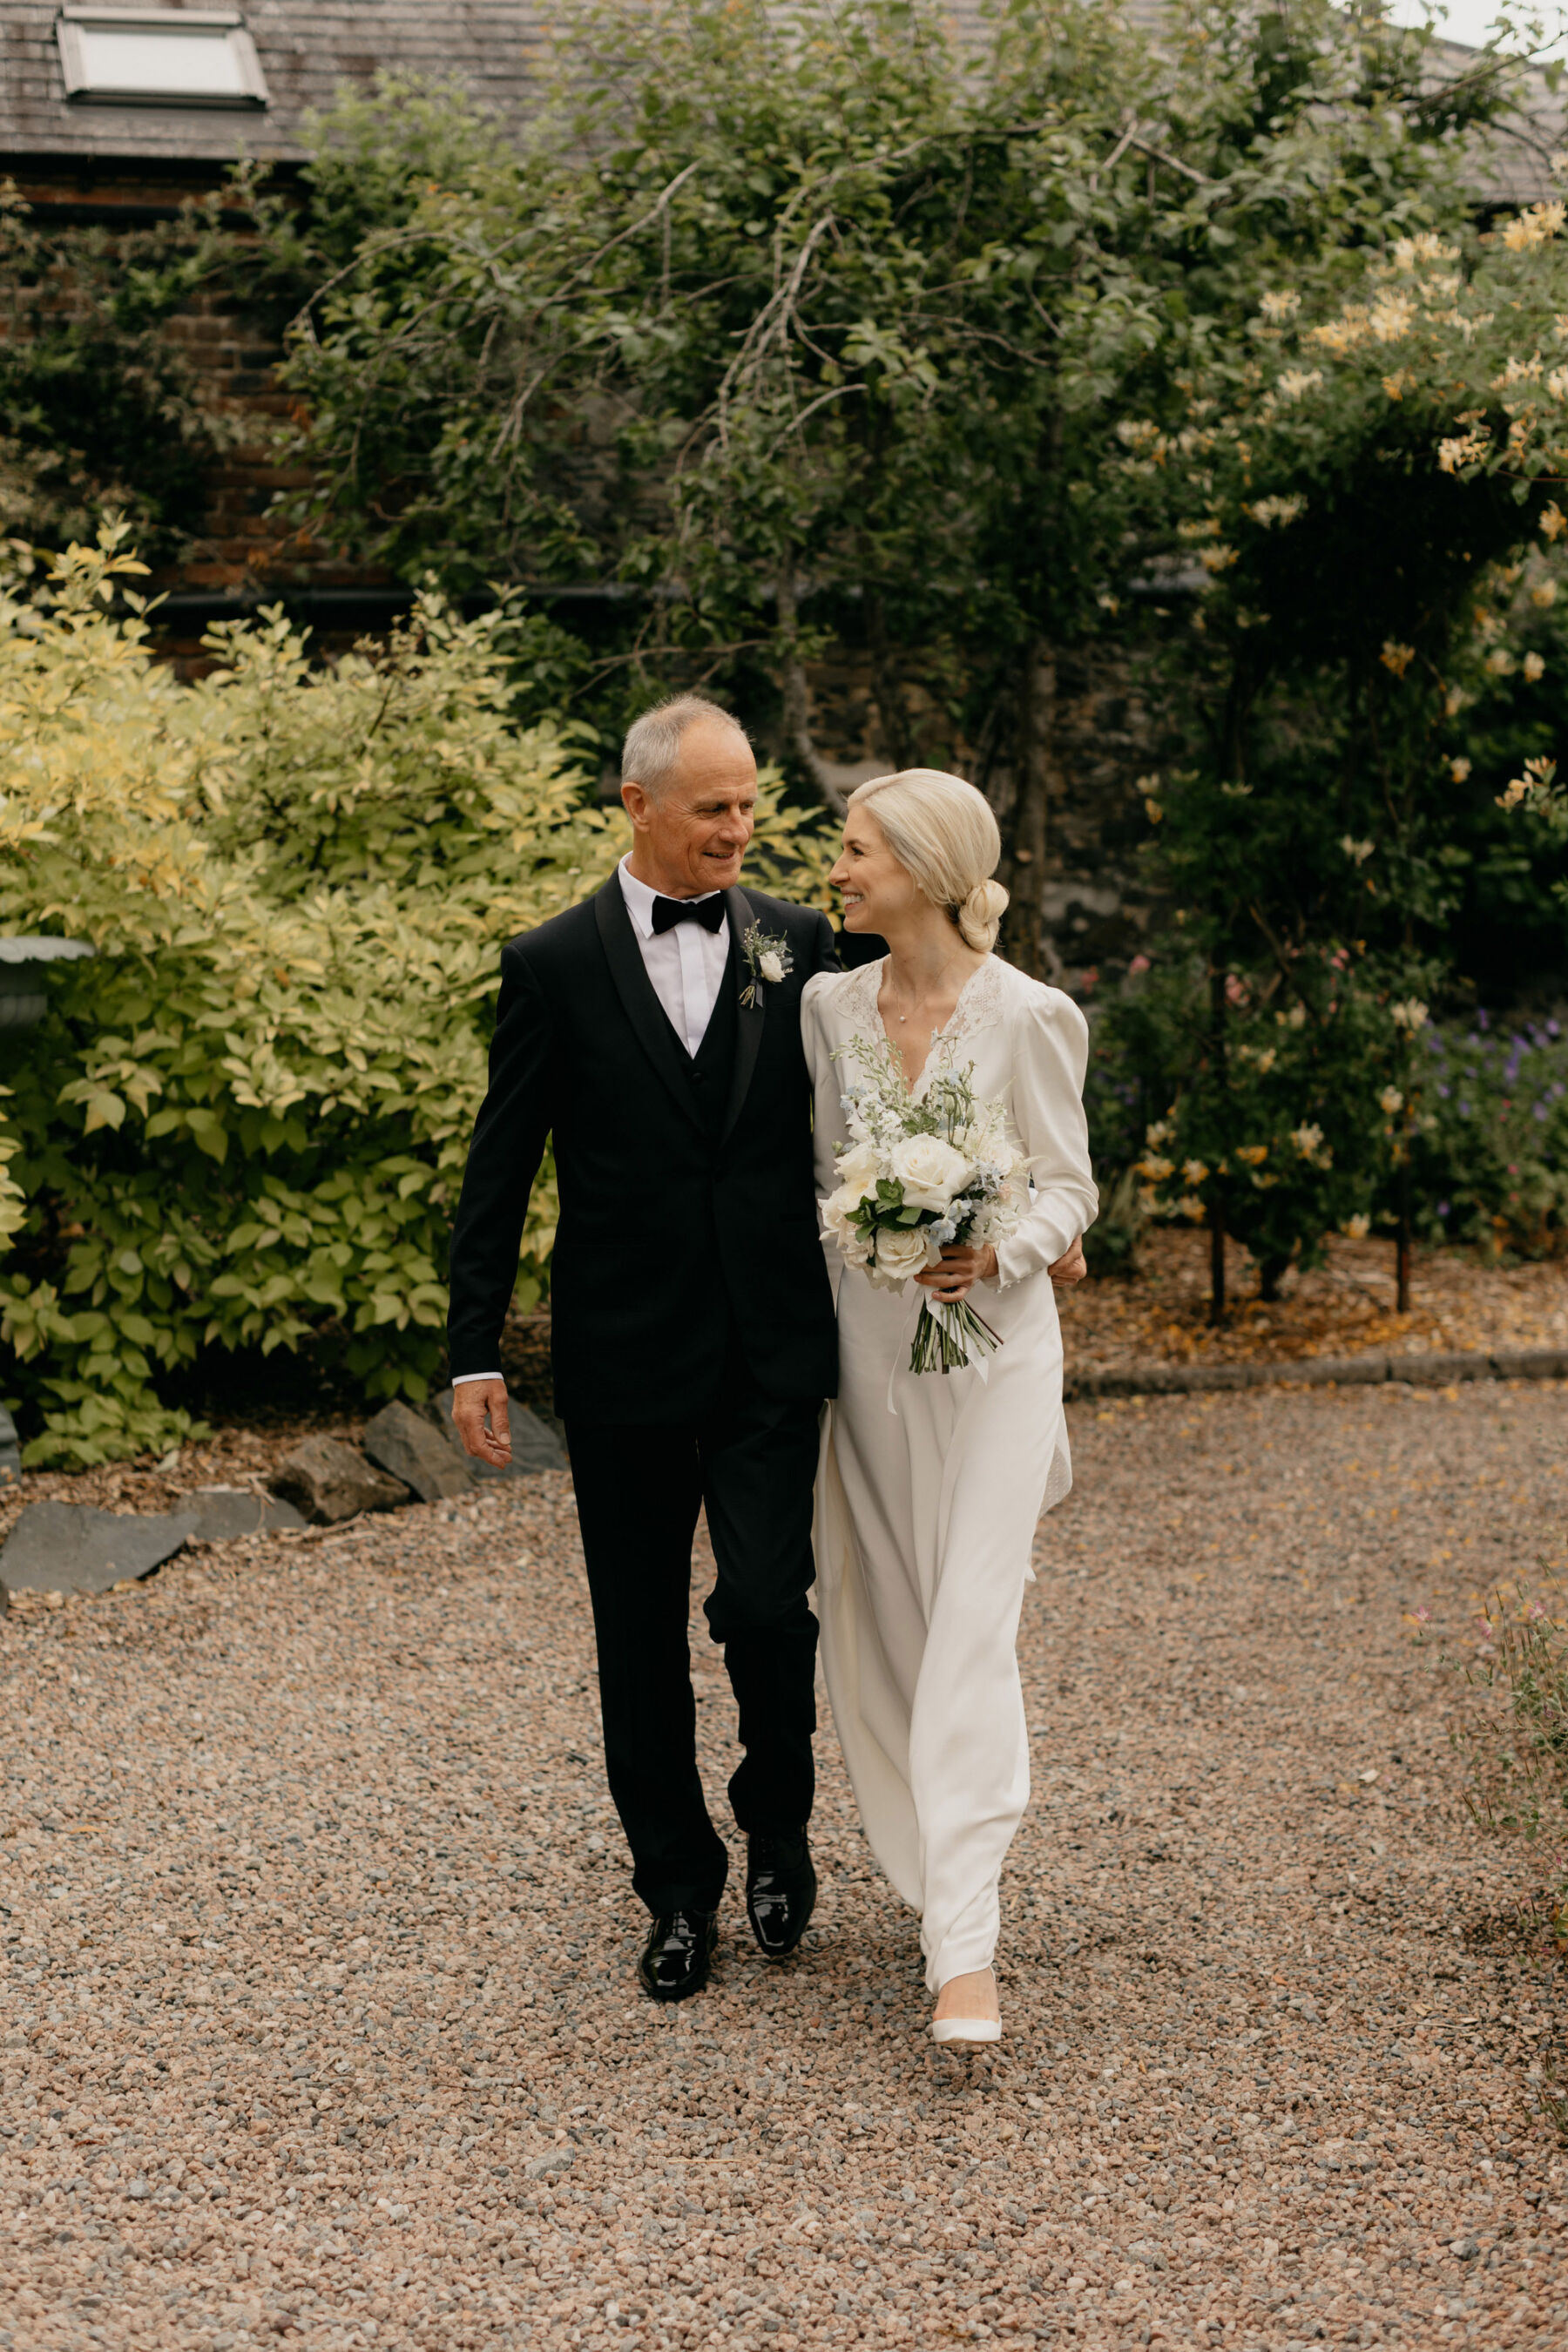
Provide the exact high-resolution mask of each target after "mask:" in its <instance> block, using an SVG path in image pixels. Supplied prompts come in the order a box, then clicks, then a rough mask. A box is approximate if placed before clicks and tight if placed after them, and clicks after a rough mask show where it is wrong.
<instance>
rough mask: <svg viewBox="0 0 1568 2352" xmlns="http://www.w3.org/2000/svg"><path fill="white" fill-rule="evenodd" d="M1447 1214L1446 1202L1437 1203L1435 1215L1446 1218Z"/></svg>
mask: <svg viewBox="0 0 1568 2352" xmlns="http://www.w3.org/2000/svg"><path fill="white" fill-rule="evenodd" d="M1447 1213H1448V1203H1447V1201H1439V1202H1438V1203H1437V1214H1438V1215H1439V1216H1440V1217H1446V1216H1447Z"/></svg>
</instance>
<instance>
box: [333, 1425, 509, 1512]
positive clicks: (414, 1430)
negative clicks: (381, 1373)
mask: <svg viewBox="0 0 1568 2352" xmlns="http://www.w3.org/2000/svg"><path fill="white" fill-rule="evenodd" d="M360 1443H361V1444H362V1445H363V1447H364V1450H365V1452H366V1453H367V1454H369V1456H370V1458H371V1460H372V1461H373V1462H376V1463H379V1464H380V1465H381V1467H382V1468H383V1469H384V1470H389V1471H390V1472H391V1473H392V1475H393V1476H394V1477H395V1478H401V1479H402V1481H403V1483H404V1485H405V1486H412V1487H413V1489H414V1491H415V1493H416V1495H417V1496H418V1497H419V1499H420V1501H421V1502H422V1503H437V1502H440V1501H441V1500H443V1498H444V1497H445V1496H448V1495H460V1494H461V1493H462V1492H463V1489H464V1488H465V1487H466V1486H470V1485H471V1484H472V1483H473V1474H474V1471H475V1470H476V1469H477V1468H478V1466H479V1465H478V1464H477V1463H473V1462H470V1461H469V1459H468V1455H467V1454H465V1453H464V1451H463V1448H462V1444H461V1442H460V1441H459V1439H458V1433H457V1431H456V1430H455V1429H454V1428H453V1427H452V1425H451V1423H450V1422H448V1423H447V1427H446V1428H445V1429H443V1428H442V1427H441V1426H440V1424H439V1423H437V1422H434V1421H429V1420H426V1416H425V1415H424V1414H423V1413H422V1412H415V1411H414V1409H413V1407H412V1406H411V1405H406V1404H396V1403H394V1404H388V1405H384V1406H383V1407H382V1409H381V1411H380V1412H378V1413H377V1414H376V1416H375V1419H374V1421H373V1422H370V1423H367V1424H366V1427H365V1433H364V1435H363V1437H362V1438H361V1440H360Z"/></svg>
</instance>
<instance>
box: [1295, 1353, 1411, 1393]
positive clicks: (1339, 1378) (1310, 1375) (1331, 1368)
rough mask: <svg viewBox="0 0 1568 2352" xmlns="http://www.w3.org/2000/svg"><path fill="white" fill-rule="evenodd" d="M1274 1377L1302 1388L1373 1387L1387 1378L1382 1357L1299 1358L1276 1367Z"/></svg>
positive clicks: (1386, 1368) (1385, 1365)
mask: <svg viewBox="0 0 1568 2352" xmlns="http://www.w3.org/2000/svg"><path fill="white" fill-rule="evenodd" d="M1274 1377H1275V1379H1276V1380H1278V1381H1281V1382H1283V1381H1300V1383H1301V1384H1302V1386H1303V1387H1306V1388H1314V1389H1321V1388H1342V1389H1364V1388H1375V1387H1376V1386H1378V1384H1379V1383H1380V1382H1382V1381H1385V1380H1387V1378H1388V1358H1387V1357H1386V1356H1299V1357H1296V1358H1293V1359H1292V1360H1291V1361H1290V1362H1289V1363H1286V1364H1277V1365H1276V1366H1275V1367H1274Z"/></svg>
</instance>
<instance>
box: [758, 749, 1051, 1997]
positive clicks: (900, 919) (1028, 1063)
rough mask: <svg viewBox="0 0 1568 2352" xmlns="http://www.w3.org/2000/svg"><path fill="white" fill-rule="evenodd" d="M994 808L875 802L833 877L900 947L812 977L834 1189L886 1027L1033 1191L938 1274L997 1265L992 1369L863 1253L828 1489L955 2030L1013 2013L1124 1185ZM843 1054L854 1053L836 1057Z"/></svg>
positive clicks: (825, 1472)
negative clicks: (1019, 1641) (936, 1335)
mask: <svg viewBox="0 0 1568 2352" xmlns="http://www.w3.org/2000/svg"><path fill="white" fill-rule="evenodd" d="M1000 849H1001V843H1000V839H999V836H998V835H997V830H996V823H995V819H994V817H993V815H992V814H991V811H990V808H989V806H988V805H987V803H986V802H985V800H984V796H983V795H982V794H981V793H978V792H976V791H975V789H974V787H973V785H972V784H967V783H964V782H962V781H961V779H960V778H958V777H957V776H948V775H942V774H941V773H939V772H937V771H935V770H933V769H929V768H913V769H909V770H907V771H905V772H903V773H902V774H900V775H896V776H884V777H880V778H879V779H878V780H877V781H876V782H871V783H867V784H862V785H861V786H860V788H859V790H858V792H856V793H853V794H852V795H851V797H850V802H849V810H848V816H847V823H846V824H845V829H844V852H843V856H841V857H840V859H839V861H838V863H837V866H835V867H834V869H833V876H832V879H833V882H834V885H835V887H837V888H838V889H839V890H841V891H842V892H843V897H844V924H845V929H847V930H849V931H870V932H875V933H879V935H880V936H881V937H882V938H883V939H885V940H887V942H888V946H889V954H888V955H887V956H886V957H884V958H883V960H882V961H880V962H879V963H872V964H866V965H863V966H862V967H861V968H860V969H859V970H858V971H851V972H845V973H819V974H818V975H817V977H816V979H814V980H810V981H808V982H806V985H805V998H804V1011H803V1016H802V1023H801V1029H802V1036H803V1039H804V1042H805V1050H806V1054H807V1056H808V1058H809V1060H810V1063H811V1066H812V1071H813V1075H814V1078H815V1082H816V1184H817V1191H818V1192H819V1193H820V1194H823V1195H826V1194H827V1193H829V1192H832V1191H833V1190H834V1189H835V1186H836V1181H837V1180H836V1178H835V1175H834V1170H833V1155H834V1153H835V1151H836V1150H841V1149H842V1148H843V1146H844V1144H845V1142H846V1140H847V1129H846V1123H845V1118H844V1112H843V1107H842V1101H841V1097H842V1095H843V1093H844V1089H845V1088H846V1087H847V1086H848V1085H849V1084H850V1083H852V1081H853V1079H854V1078H855V1076H857V1071H856V1067H855V1063H856V1053H855V1048H856V1045H857V1042H858V1041H868V1042H869V1043H870V1044H871V1045H873V1046H875V1045H876V1043H877V1041H878V1040H879V1038H880V1037H882V1036H883V1035H885V1036H886V1037H888V1038H889V1039H890V1040H891V1042H892V1044H893V1045H894V1046H895V1047H896V1048H897V1049H898V1052H899V1053H900V1055H901V1057H902V1060H903V1066H904V1073H905V1078H906V1082H907V1083H908V1085H909V1087H910V1089H911V1091H912V1092H913V1093H915V1094H916V1095H919V1094H920V1093H921V1092H922V1091H923V1089H924V1088H925V1087H927V1086H929V1084H930V1082H931V1078H932V1077H933V1076H934V1075H935V1074H936V1072H937V1071H938V1070H939V1069H944V1068H954V1069H959V1070H963V1069H966V1068H967V1069H968V1070H969V1071H970V1072H971V1073H972V1082H973V1087H974V1090H975V1092H976V1094H977V1095H979V1096H981V1097H985V1098H994V1097H999V1096H1000V1097H1005V1100H1006V1102H1007V1105H1008V1109H1009V1115H1010V1118H1011V1122H1012V1126H1013V1129H1014V1132H1015V1137H1016V1142H1017V1144H1018V1146H1019V1147H1020V1149H1021V1150H1022V1151H1023V1153H1024V1154H1025V1155H1026V1157H1027V1159H1028V1160H1029V1162H1030V1178H1031V1185H1032V1196H1031V1201H1030V1205H1029V1208H1028V1210H1027V1213H1026V1215H1025V1216H1024V1218H1023V1220H1022V1223H1020V1224H1019V1225H1018V1227H1017V1229H1016V1231H1015V1232H1014V1233H1013V1234H1010V1235H1009V1236H1008V1237H1007V1238H1006V1239H1005V1240H1004V1241H1003V1242H1002V1243H1001V1244H1000V1245H999V1246H998V1247H996V1248H994V1249H993V1248H990V1247H985V1248H976V1249H965V1248H950V1249H947V1250H944V1251H943V1252H942V1264H941V1265H939V1266H935V1267H933V1268H932V1269H931V1271H930V1272H928V1273H926V1274H923V1275H921V1276H919V1277H918V1279H919V1280H920V1281H921V1283H923V1284H924V1285H925V1286H926V1287H927V1289H928V1290H929V1292H930V1293H931V1296H932V1297H934V1298H942V1299H957V1298H962V1297H964V1296H965V1295H966V1294H967V1293H968V1292H969V1291H970V1290H971V1289H972V1288H973V1291H974V1298H973V1305H974V1307H975V1309H976V1311H977V1312H978V1313H979V1314H980V1315H981V1316H982V1317H983V1318H984V1320H985V1321H986V1322H987V1323H988V1324H989V1325H990V1326H991V1328H993V1330H994V1332H995V1333H996V1334H997V1335H998V1337H999V1338H1000V1339H1001V1340H1002V1343H1003V1344H1002V1346H1001V1348H1000V1349H998V1350H997V1352H996V1353H995V1354H994V1355H992V1356H991V1357H990V1358H989V1359H988V1360H987V1369H986V1377H985V1378H984V1380H982V1378H981V1375H980V1373H979V1371H978V1370H975V1369H973V1367H966V1368H964V1369H963V1370H958V1371H954V1372H952V1373H948V1374H942V1373H941V1372H922V1373H915V1372H911V1371H910V1369H909V1358H910V1339H911V1336H912V1330H913V1323H914V1318H915V1314H916V1311H917V1310H916V1307H915V1295H914V1293H913V1292H912V1291H907V1292H897V1291H889V1290H882V1289H876V1288H873V1286H872V1285H871V1284H870V1283H869V1282H868V1280H867V1278H866V1276H865V1275H864V1274H863V1273H862V1272H861V1271H860V1270H859V1269H858V1267H850V1266H848V1265H846V1264H845V1263H844V1262H843V1260H842V1259H840V1258H839V1256H838V1254H837V1249H836V1248H834V1247H832V1246H831V1245H830V1246H829V1250H828V1258H829V1265H830V1269H831V1271H832V1275H833V1279H834V1283H835V1286H836V1289H837V1302H838V1362H839V1373H838V1395H837V1401H836V1402H834V1403H833V1404H832V1405H831V1406H830V1407H829V1410H828V1415H827V1419H826V1426H825V1431H824V1438H823V1452H822V1464H821V1470H820V1474H819V1477H818V1483H817V1498H816V1606H817V1614H818V1616H819V1618H820V1621H821V1626H822V1659H823V1668H824V1672H825V1675H826V1682H827V1690H828V1696H829V1697H830V1698H831V1700H832V1704H833V1715H834V1721H835V1723H836V1724H837V1729H838V1736H839V1740H840V1742H841V1744H842V1746H843V1749H844V1757H845V1761H846V1763H847V1766H848V1769H849V1777H850V1780H851V1781H852V1783H853V1785H854V1790H855V1795H856V1798H857V1801H858V1804H859V1807H860V1812H861V1818H862V1820H863V1822H864V1823H865V1828H866V1834H867V1836H868V1839H869V1841H870V1843H871V1847H872V1851H873V1852H874V1853H875V1854H876V1856H877V1859H878V1861H879V1863H880V1864H881V1866H882V1868H883V1869H884V1870H885V1871H886V1872H887V1874H888V1876H889V1879H890V1880H891V1881H892V1883H893V1885H894V1886H895V1887H896V1888H897V1889H898V1891H899V1893H900V1895H902V1896H903V1898H904V1900H905V1901H906V1902H907V1903H908V1904H910V1906H911V1907H912V1908H913V1909H914V1910H915V1911H917V1912H918V1913H919V1914H920V1918H921V1949H922V1951H923V1952H924V1954H925V1960H926V1981H927V1984H928V1985H929V1986H930V1988H931V1991H932V1992H933V1993H935V1994H936V1995H937V2005H936V2013H935V2017H934V2019H933V2021H932V2032H933V2033H934V2034H935V2037H936V2039H937V2040H938V2041H939V2042H994V2041H995V2040H997V2039H998V2038H999V2036H1000V2033H1001V2023H1000V2014H999V2008H998V2002H997V1994H996V1980H995V1977H994V1974H993V1972H992V1959H993V1956H994V1952H995V1948H996V1937H997V1932H998V1927H999V1924H1000V1908H999V1902H998V1894H997V1886H998V1881H999V1879H1000V1876H1001V1871H1002V1864H1003V1862H1004V1861H1005V1858H1006V1853H1007V1849H1008V1846H1009V1845H1010V1844H1011V1843H1012V1840H1013V1833H1014V1832H1015V1831H1016V1828H1017V1826H1018V1822H1019V1820H1020V1819H1021V1817H1022V1815H1023V1811H1024V1807H1025V1805H1026V1802H1027V1801H1028V1795H1029V1746H1028V1734H1027V1731H1026V1727H1025V1722H1024V1701H1023V1692H1022V1689H1021V1687H1020V1685H1019V1679H1018V1667H1017V1660H1016V1654H1015V1645H1016V1637H1017V1628H1018V1616H1019V1611H1020V1608H1021V1606H1022V1602H1023V1596H1024V1585H1025V1581H1026V1578H1027V1576H1028V1574H1029V1555H1030V1550H1031V1548H1032V1545H1033V1541H1034V1536H1035V1530H1036V1528H1037V1524H1038V1521H1039V1517H1040V1514H1041V1511H1042V1510H1045V1509H1048V1508H1049V1507H1051V1505H1052V1504H1054V1503H1058V1502H1059V1501H1060V1500H1061V1498H1062V1496H1064V1495H1065V1494H1066V1493H1067V1491H1068V1486H1069V1485H1070V1483H1071V1476H1072V1473H1071V1466H1070V1463H1069V1460H1068V1439H1067V1429H1066V1424H1065V1422H1064V1419H1063V1414H1062V1345H1061V1334H1060V1330H1059V1328H1058V1322H1057V1307H1056V1298H1055V1295H1054V1293H1053V1290H1052V1279H1053V1277H1054V1278H1055V1279H1056V1280H1058V1281H1076V1280H1077V1279H1078V1278H1079V1276H1080V1275H1081V1274H1082V1272H1083V1271H1084V1266H1083V1254H1082V1250H1081V1248H1080V1246H1079V1236H1080V1235H1081V1234H1082V1233H1083V1232H1084V1230H1085V1228H1086V1227H1087V1226H1088V1225H1089V1223H1092V1221H1093V1218H1094V1213H1095V1209H1096V1206H1097V1200H1096V1193H1095V1188H1094V1183H1093V1180H1092V1178H1091V1176H1090V1173H1089V1147H1088V1137H1087V1131H1086V1128H1085V1122H1084V1114H1083V1103H1082V1088H1083V1076H1084V1068H1085V1065H1086V1062H1087V1058H1088V1039H1089V1032H1088V1027H1087V1024H1086V1023H1085V1021H1084V1017H1083V1015H1082V1013H1080V1012H1079V1009H1078V1006H1077V1005H1076V1004H1075V1003H1073V1002H1072V999H1071V998H1070V997H1068V996H1064V995H1063V994H1062V993H1061V992H1060V991H1059V990H1058V989H1054V988H1046V987H1043V986H1042V985H1041V984H1040V982H1038V981H1034V980H1029V979H1026V977H1025V976H1024V974H1023V973H1022V972H1019V971H1015V970H1014V969H1013V967H1012V966H1011V965H1009V964H1005V963H1003V962H1002V961H1000V960H999V959H998V958H997V957H996V956H995V955H994V954H993V953H992V949H993V947H994V942H995V938H996V930H997V924H998V922H999V919H1000V918H1001V914H1002V911H1003V909H1004V908H1005V906H1006V904H1007V894H1006V892H1005V890H1004V889H1003V888H1002V887H1000V885H999V884H997V883H995V882H994V881H992V880H991V879H990V878H989V877H991V875H992V873H993V872H994V868H995V866H996V862H997V858H998V856H999V855H1000ZM836 1055H837V1056H838V1057H839V1058H837V1059H836V1058H835V1056H836Z"/></svg>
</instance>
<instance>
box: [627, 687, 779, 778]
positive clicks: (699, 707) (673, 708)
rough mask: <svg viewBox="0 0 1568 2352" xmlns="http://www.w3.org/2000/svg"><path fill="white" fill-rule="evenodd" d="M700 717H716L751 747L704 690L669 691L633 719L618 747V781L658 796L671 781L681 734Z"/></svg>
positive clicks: (739, 727) (736, 722)
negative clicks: (665, 696) (666, 697)
mask: <svg viewBox="0 0 1568 2352" xmlns="http://www.w3.org/2000/svg"><path fill="white" fill-rule="evenodd" d="M698 719H718V721H719V723H720V724H721V726H723V727H730V728H732V729H733V730H734V731H735V733H736V734H737V735H738V736H739V737H740V739H741V740H742V743H744V744H745V745H746V746H747V747H748V749H749V748H750V745H751V740H752V739H751V737H750V736H749V735H748V734H747V732H746V730H745V729H744V728H743V727H742V724H741V722H740V720H739V719H736V718H735V717H734V716H733V715H732V713H731V712H730V711H728V710H726V709H724V708H723V706H722V705H721V704H720V703H717V702H710V701H709V699H708V697H707V696H706V695H705V694H672V695H671V696H670V697H669V699H668V701H667V702H656V703H655V704H654V707H653V709H651V710H645V711H644V712H643V714H642V717H641V718H640V719H633V721H632V724H631V729H630V731H629V732H628V734H627V736H626V742H625V743H624V744H623V746H622V747H621V782H623V783H625V784H640V785H641V786H642V788H643V790H644V792H645V793H651V794H652V795H653V797H654V799H655V800H658V796H659V794H660V793H662V792H665V791H666V790H668V786H669V785H670V784H671V783H672V782H674V779H675V772H676V769H677V767H678V766H679V762H680V739H681V737H682V736H683V735H684V734H685V732H686V730H687V729H688V728H689V727H691V726H694V725H695V724H696V722H697V720H698Z"/></svg>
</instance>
